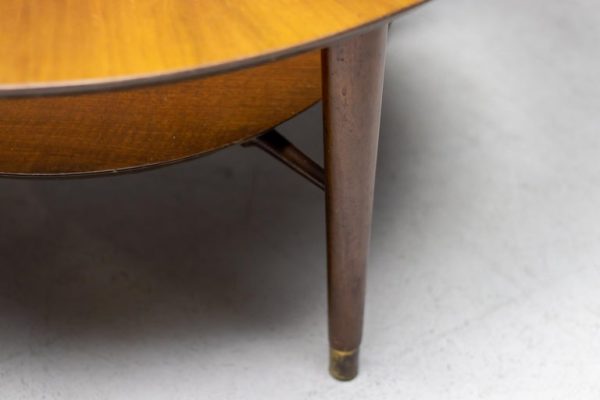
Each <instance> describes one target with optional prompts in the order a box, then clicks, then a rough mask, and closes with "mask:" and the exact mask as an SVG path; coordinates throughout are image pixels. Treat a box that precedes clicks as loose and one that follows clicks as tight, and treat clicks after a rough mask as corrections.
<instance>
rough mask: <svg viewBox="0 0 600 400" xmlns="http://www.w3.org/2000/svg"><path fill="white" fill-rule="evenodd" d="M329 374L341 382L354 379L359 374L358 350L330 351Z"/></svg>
mask: <svg viewBox="0 0 600 400" xmlns="http://www.w3.org/2000/svg"><path fill="white" fill-rule="evenodd" d="M329 373H330V374H331V376H333V377H334V378H335V379H337V380H339V381H350V380H352V379H354V378H355V377H356V375H357V374H358V349H354V350H336V349H330V352H329Z"/></svg>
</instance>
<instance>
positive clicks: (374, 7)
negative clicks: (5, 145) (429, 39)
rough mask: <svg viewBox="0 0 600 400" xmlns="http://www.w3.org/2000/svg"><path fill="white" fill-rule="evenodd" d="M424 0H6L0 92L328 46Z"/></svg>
mask: <svg viewBox="0 0 600 400" xmlns="http://www.w3.org/2000/svg"><path fill="white" fill-rule="evenodd" d="M423 1H424V0H343V1H341V0H302V1H300V0H235V1H232V0H219V1H214V0H126V1H125V0H43V1H30V0H2V1H0V60H1V61H0V96H9V95H23V94H27V93H29V94H32V93H49V92H52V91H54V92H57V91H61V90H62V91H69V90H71V91H73V90H84V89H86V88H88V89H89V88H90V87H102V86H103V85H105V86H106V85H107V86H109V87H115V86H119V85H120V84H121V85H126V84H131V83H132V81H135V80H139V81H144V80H146V81H148V80H150V81H160V80H168V79H173V78H176V77H184V76H190V75H197V76H199V75H202V74H209V73H215V72H222V71H224V70H227V69H232V68H240V67H243V66H248V65H254V64H257V63H259V62H264V61H266V60H273V59H276V58H279V57H281V56H283V55H290V54H294V53H298V52H299V51H300V50H309V49H311V48H314V49H316V48H318V47H325V46H326V45H328V44H330V43H332V42H334V41H336V40H338V39H340V37H341V36H340V35H343V34H349V33H351V31H354V30H357V29H360V28H361V27H365V26H367V25H369V24H372V23H375V22H382V20H383V19H385V18H389V17H392V16H394V15H395V14H397V13H399V12H400V11H402V10H405V9H407V8H410V7H412V6H415V5H417V4H419V3H421V2H423ZM82 87H83V88H82Z"/></svg>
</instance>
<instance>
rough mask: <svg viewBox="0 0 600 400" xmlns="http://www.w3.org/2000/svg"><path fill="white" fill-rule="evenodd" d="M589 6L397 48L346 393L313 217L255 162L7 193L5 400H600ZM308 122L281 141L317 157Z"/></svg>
mask: <svg viewBox="0 0 600 400" xmlns="http://www.w3.org/2000/svg"><path fill="white" fill-rule="evenodd" d="M599 46H600V3H598V2H597V1H593V0H577V1H576V0H572V1H568V2H567V1H558V0H528V1H519V0H504V1H499V0H495V1H494V0H477V1H475V0H471V1H468V0H453V1H450V0H439V1H435V2H433V3H431V4H429V5H426V6H425V7H423V8H421V9H418V10H415V11H413V12H410V13H409V14H406V15H405V16H403V17H402V18H401V19H400V20H399V21H398V22H397V23H396V24H395V25H394V27H393V29H392V32H391V39H390V46H389V59H388V64H387V71H386V87H385V95H384V103H385V105H384V114H383V125H382V137H381V147H380V149H381V151H380V160H379V166H378V182H377V198H376V209H375V217H374V229H373V244H372V256H371V267H370V270H369V283H368V306H367V315H366V331H365V341H364V346H363V358H362V361H363V362H362V373H361V375H360V377H359V378H357V379H356V380H355V381H353V382H350V383H343V384H341V383H337V382H335V381H333V380H331V379H330V378H329V377H328V375H327V373H326V363H327V344H326V326H325V323H326V321H325V267H324V251H325V248H324V228H323V213H324V211H323V206H322V199H323V198H322V195H321V193H319V192H318V191H317V190H316V189H314V188H313V187H311V186H310V185H307V184H304V182H303V181H302V180H300V179H299V178H297V177H296V176H295V175H293V174H291V173H290V172H289V171H287V170H285V169H283V168H280V167H279V166H278V165H277V164H275V163H274V161H272V160H271V159H269V158H266V157H264V156H263V155H262V154H260V153H259V152H258V151H256V150H243V149H240V148H232V149H230V150H227V151H223V152H220V153H218V154H215V155H213V156H210V157H206V158H203V159H200V160H196V161H193V162H189V163H186V164H183V165H179V166H175V167H171V168H165V169H162V170H156V171H151V172H147V173H141V174H136V175H128V176H122V177H116V178H101V179H91V180H73V181H43V182H33V181H14V180H0V207H1V210H2V216H3V217H2V223H1V224H0V255H1V258H0V399H3V400H4V399H6V400H12V399H87V400H96V399H127V400H132V399H144V400H152V399H228V400H233V399H244V400H248V399H287V400H292V399H378V400H382V399H436V400H437V399H460V400H465V399H513V400H514V399H528V400H530V399H566V398H570V399H578V400H582V399H597V398H599V397H600V378H599V377H600V341H599V340H598V338H599V337H600V296H599V295H598V293H599V290H598V288H599V287H600V223H599V222H600V216H599V206H600V135H599V133H600V132H599V127H600V112H599V109H600V100H599V99H600V78H599V76H600V75H599V71H600V47H599ZM319 118H320V109H319V108H315V109H313V110H311V111H309V112H307V113H306V114H304V115H302V116H301V117H299V118H298V119H296V120H294V121H291V122H290V123H287V124H286V125H285V126H284V127H283V128H282V130H283V132H285V133H286V134H287V135H288V136H289V137H291V138H292V139H294V140H295V141H297V142H298V143H299V144H300V145H301V146H302V147H304V148H306V149H308V151H309V152H311V153H312V154H314V155H316V156H319V154H320V150H321V149H320V142H321V131H320V119H319Z"/></svg>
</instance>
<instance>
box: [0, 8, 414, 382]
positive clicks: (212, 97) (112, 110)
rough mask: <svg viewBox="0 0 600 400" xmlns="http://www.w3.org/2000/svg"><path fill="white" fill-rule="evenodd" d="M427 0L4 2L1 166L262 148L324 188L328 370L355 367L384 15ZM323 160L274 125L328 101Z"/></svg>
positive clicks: (117, 163) (123, 164)
mask: <svg viewBox="0 0 600 400" xmlns="http://www.w3.org/2000/svg"><path fill="white" fill-rule="evenodd" d="M423 1H424V0H370V1H366V0H344V1H339V0H277V1H274V0H237V1H224V0H222V1H209V0H158V1H142V0H131V1H121V0H78V1H73V0H48V1H39V2H30V1H26V0H3V1H2V2H0V60H1V62H0V98H1V99H0V175H3V176H11V177H70V176H82V175H83V176H85V175H101V174H116V173H122V172H127V171H133V170H141V169H145V168H151V167H157V166H162V165H166V164H171V163H174V162H178V161H182V160H185V159H189V158H192V157H197V156H199V155H201V154H205V153H208V152H211V151H215V150H218V149H221V148H223V147H226V146H229V145H232V144H238V143H239V144H244V145H249V146H257V147H258V148H260V149H262V150H265V151H267V152H268V153H269V154H271V155H273V156H275V157H276V158H277V159H279V160H280V161H282V162H283V163H285V164H286V165H288V166H290V167H291V168H292V169H293V170H295V171H296V172H298V173H300V174H301V175H302V176H304V177H305V178H307V179H308V180H309V181H310V182H312V183H313V184H315V185H317V186H318V187H320V188H323V189H324V190H325V194H326V196H325V201H326V214H327V218H326V219H327V250H328V251H327V253H328V254H327V265H328V313H329V342H330V372H331V374H332V375H333V376H334V377H335V378H337V379H340V380H350V379H352V378H354V377H355V376H356V374H357V372H358V352H359V345H360V342H361V336H362V325H363V309H364V295H365V267H366V261H367V254H368V248H369V236H370V226H371V212H372V205H373V188H374V182H375V164H376V156H377V142H378V134H379V119H380V112H381V99H382V90H383V71H384V60H385V45H386V38H387V31H388V24H389V22H390V21H391V20H392V19H393V18H394V17H395V16H397V15H398V14H399V13H401V12H403V11H405V10H407V9H409V8H412V7H413V6H416V5H418V4H420V3H422V2H423ZM321 99H322V101H323V105H324V128H325V155H324V159H325V165H324V168H322V167H321V166H320V165H319V164H318V163H316V162H315V161H313V160H311V159H310V158H308V157H307V156H306V155H305V154H304V153H302V152H301V151H300V150H299V149H298V148H297V147H295V146H294V145H293V144H291V143H290V142H288V141H287V140H286V139H285V138H284V137H283V136H281V135H280V134H279V133H277V131H276V130H275V127H276V126H277V125H279V124H280V123H282V122H283V121H285V120H287V119H289V118H291V117H293V116H294V115H296V114H298V113H299V112H301V111H303V110H305V109H306V108H308V107H310V106H311V105H313V104H315V103H316V102H318V101H319V100H321Z"/></svg>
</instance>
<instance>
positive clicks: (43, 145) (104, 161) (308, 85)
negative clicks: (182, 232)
mask: <svg viewBox="0 0 600 400" xmlns="http://www.w3.org/2000/svg"><path fill="white" fill-rule="evenodd" d="M320 97H321V63H320V54H319V52H312V53H307V54H303V55H301V56H296V57H294V58H290V59H286V60H282V61H278V62H275V63H270V64H265V65H262V66H259V67H254V68H250V69H246V70H243V71H238V72H232V73H229V74H223V75H217V76H214V77H209V78H205V79H197V80H192V81H187V82H182V83H177V84H170V85H162V86H157V87H151V88H144V89H135V90H127V91H115V92H104V93H94V94H85V95H77V96H58V97H42V98H22V99H0V174H38V175H48V174H50V175H52V174H81V173H99V172H106V171H108V172H112V171H116V170H122V169H130V168H139V167H144V166H151V165H157V164H162V163H170V162H174V161H177V160H181V159H184V158H187V157H192V156H195V155H198V154H201V153H204V152H207V151H211V150H215V149H218V148H221V147H224V146H226V145H229V144H232V143H235V142H238V141H242V140H245V139H249V138H251V137H253V136H256V135H258V134H259V133H261V132H263V131H266V130H268V129H270V128H272V127H274V126H276V125H278V124H280V123H281V122H283V121H285V120H287V119H289V118H291V117H292V116H294V115H295V114H297V113H298V112H300V111H302V110H304V109H306V108H307V107H309V106H310V105H312V104H314V103H315V102H317V101H318V100H319V99H320Z"/></svg>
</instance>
